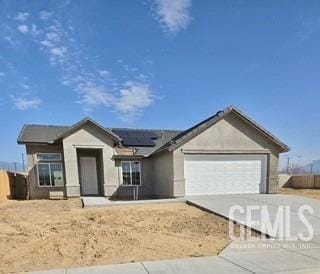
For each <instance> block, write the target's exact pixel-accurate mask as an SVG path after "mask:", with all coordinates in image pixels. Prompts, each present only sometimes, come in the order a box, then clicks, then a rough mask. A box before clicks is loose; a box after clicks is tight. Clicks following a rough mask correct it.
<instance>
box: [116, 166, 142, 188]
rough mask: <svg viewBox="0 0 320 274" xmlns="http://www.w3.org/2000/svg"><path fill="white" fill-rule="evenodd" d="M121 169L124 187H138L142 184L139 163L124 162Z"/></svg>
mask: <svg viewBox="0 0 320 274" xmlns="http://www.w3.org/2000/svg"><path fill="white" fill-rule="evenodd" d="M121 167H122V184H123V185H134V186H137V185H140V184H141V165H140V162H139V161H123V162H121Z"/></svg>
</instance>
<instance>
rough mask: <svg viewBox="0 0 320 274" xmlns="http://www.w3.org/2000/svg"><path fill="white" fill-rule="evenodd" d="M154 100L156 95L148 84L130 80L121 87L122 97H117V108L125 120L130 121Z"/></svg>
mask: <svg viewBox="0 0 320 274" xmlns="http://www.w3.org/2000/svg"><path fill="white" fill-rule="evenodd" d="M153 102H154V96H153V93H152V91H151V89H150V87H149V86H148V85H147V84H145V83H141V82H132V81H128V82H126V83H125V84H124V86H123V88H122V89H120V97H119V98H118V99H117V102H116V104H115V108H116V109H117V110H118V111H119V112H120V114H122V117H123V118H124V119H125V120H129V121H130V120H134V119H135V118H136V116H137V115H139V114H140V113H141V111H142V110H143V109H144V108H146V107H149V106H150V105H151V104H152V103H153Z"/></svg>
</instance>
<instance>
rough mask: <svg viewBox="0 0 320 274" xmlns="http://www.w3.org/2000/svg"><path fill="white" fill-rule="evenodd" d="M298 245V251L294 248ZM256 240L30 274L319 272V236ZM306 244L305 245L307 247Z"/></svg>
mask: <svg viewBox="0 0 320 274" xmlns="http://www.w3.org/2000/svg"><path fill="white" fill-rule="evenodd" d="M299 243H300V244H301V247H300V248H298V246H297V245H299ZM293 244H295V246H293V245H290V242H283V241H278V240H274V241H271V240H259V241H255V242H252V241H249V242H246V241H245V242H242V243H232V244H231V245H229V246H228V247H227V248H226V249H225V250H223V251H222V252H221V253H220V255H218V256H213V257H199V258H187V259H176V260H164V261H153V262H137V263H126V264H118V265H106V266H90V267H81V268H68V269H60V270H48V271H34V272H30V273H29V274H40V273H41V274H102V273H105V274H123V273H126V274H209V273H210V274H212V273H219V274H220V273H221V274H229V273H230V274H233V273H234V274H236V273H239V274H241V273H278V274H279V273H310V274H311V273H320V237H316V238H315V239H314V240H313V241H312V242H309V243H307V244H306V243H305V242H294V243H293ZM306 245H308V246H306Z"/></svg>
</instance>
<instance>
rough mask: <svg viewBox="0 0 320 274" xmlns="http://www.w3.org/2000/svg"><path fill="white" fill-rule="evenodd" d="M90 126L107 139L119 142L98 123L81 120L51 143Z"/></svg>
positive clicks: (89, 119)
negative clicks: (101, 132) (85, 126)
mask: <svg viewBox="0 0 320 274" xmlns="http://www.w3.org/2000/svg"><path fill="white" fill-rule="evenodd" d="M87 124H90V125H92V126H94V127H96V128H98V129H99V130H101V131H103V132H104V133H105V134H107V135H108V136H109V137H111V138H112V139H113V140H115V141H117V142H121V138H120V137H119V136H118V135H116V134H115V133H113V132H112V131H111V130H108V129H106V128H104V127H103V126H102V125H100V124H99V123H97V122H96V121H94V120H92V119H91V118H85V119H83V120H81V121H80V122H78V123H76V124H74V125H73V126H72V127H70V128H69V129H68V130H66V131H65V132H63V133H61V134H60V135H58V136H57V137H56V138H55V139H54V140H53V142H56V141H57V140H59V139H63V138H65V137H67V136H69V135H70V134H72V133H74V132H76V131H78V130H79V129H81V128H82V127H83V126H84V125H87Z"/></svg>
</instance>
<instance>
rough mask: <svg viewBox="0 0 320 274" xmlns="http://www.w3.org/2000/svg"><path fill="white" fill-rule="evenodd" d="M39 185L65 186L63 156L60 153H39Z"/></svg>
mask: <svg viewBox="0 0 320 274" xmlns="http://www.w3.org/2000/svg"><path fill="white" fill-rule="evenodd" d="M37 159H38V160H39V163H38V179H39V186H48V187H51V186H63V185H64V181H63V170H62V163H61V162H60V161H61V160H62V156H61V154H60V153H39V154H37Z"/></svg>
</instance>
